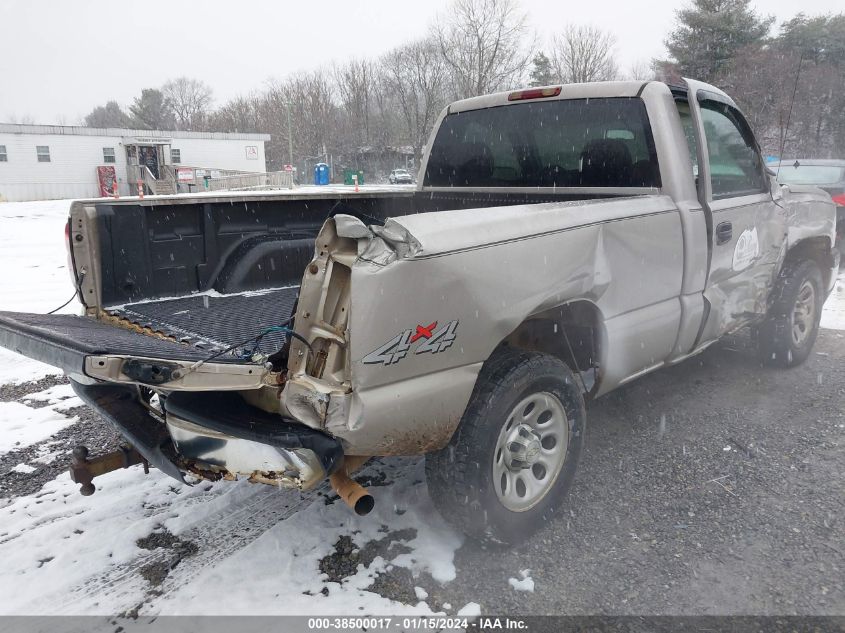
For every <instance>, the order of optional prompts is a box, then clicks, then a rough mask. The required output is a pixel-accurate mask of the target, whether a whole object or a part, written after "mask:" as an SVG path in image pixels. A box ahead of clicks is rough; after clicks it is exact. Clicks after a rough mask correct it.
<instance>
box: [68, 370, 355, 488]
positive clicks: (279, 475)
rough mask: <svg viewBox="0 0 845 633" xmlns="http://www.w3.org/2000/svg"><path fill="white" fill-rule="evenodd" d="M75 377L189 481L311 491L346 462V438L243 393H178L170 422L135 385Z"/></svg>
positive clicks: (118, 422) (83, 392)
mask: <svg viewBox="0 0 845 633" xmlns="http://www.w3.org/2000/svg"><path fill="white" fill-rule="evenodd" d="M70 382H71V386H72V387H73V390H74V391H75V392H76V393H77V395H79V397H80V398H81V399H82V400H83V401H84V402H85V403H86V404H88V405H89V406H90V407H91V408H93V409H94V410H95V411H96V412H97V413H99V414H100V415H101V416H102V417H103V418H104V419H106V420H108V421H109V422H110V423H111V424H112V425H114V427H115V428H116V429H117V431H118V432H119V433H120V434H121V435H122V436H123V437H124V438H126V440H127V441H128V442H129V443H130V444H132V446H134V447H135V449H136V450H137V451H138V452H139V453H140V454H141V455H143V456H144V458H145V459H146V460H147V461H148V462H149V463H150V464H151V465H153V466H155V467H156V468H158V469H159V470H161V471H162V472H164V473H166V474H167V475H169V476H171V477H173V478H174V479H176V480H177V481H180V482H182V483H186V482H185V480H184V477H183V472H193V473H194V474H200V475H203V473H206V472H209V471H210V472H211V473H213V474H214V476H215V477H214V478H220V477H222V476H226V475H234V476H236V475H249V476H252V477H253V478H254V480H256V481H263V482H268V481H273V482H274V483H277V484H279V485H282V486H288V487H300V488H309V487H311V486H313V485H314V484H315V483H316V482H317V481H320V480H322V479H323V478H325V477H326V476H328V475H330V474H332V473H334V472H335V471H336V470H337V468H338V466H339V465H340V463H341V461H342V460H343V448H342V446H341V444H340V441H339V440H337V439H335V438H333V437H330V436H329V435H326V434H325V433H321V432H319V431H315V430H314V429H310V428H308V427H306V426H304V425H302V424H298V423H296V422H294V421H292V420H288V419H285V418H282V417H281V416H279V415H274V414H272V413H267V412H266V411H261V410H260V409H256V408H255V407H252V406H250V405H248V404H247V403H246V402H244V401H243V400H242V399H241V398H240V396H238V395H237V394H236V393H231V392H229V393H225V392H213V393H181V392H180V393H173V394H171V395H170V396H168V397H167V398H166V399H165V416H166V419H167V423H165V422H163V421H162V420H161V419H157V417H154V416H153V414H152V413H151V412H150V410H149V409H148V408H147V406H145V405H144V404H143V403H142V402H141V401H140V399H139V397H138V391H137V389H136V388H134V387H131V386H124V385H111V384H102V383H97V384H93V385H86V384H82V383H79V382H77V381H75V380H72V379H71V381H70ZM274 465H278V466H274Z"/></svg>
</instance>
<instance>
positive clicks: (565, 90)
mask: <svg viewBox="0 0 845 633" xmlns="http://www.w3.org/2000/svg"><path fill="white" fill-rule="evenodd" d="M684 81H686V82H687V83H688V84H689V87H695V88H697V89H699V90H702V89H703V90H707V91H708V92H711V93H713V94H716V95H719V96H720V97H722V98H724V99H725V100H726V101H730V97H728V95H726V94H725V93H724V92H722V91H721V90H719V88H717V87H716V86H712V85H710V84H706V83H704V82H700V81H693V80H690V79H684ZM652 83H654V84H664V85H668V84H665V82H662V81H643V80H631V81H594V82H590V83H581V84H552V85H549V86H540V87H536V88H535V87H533V86H532V87H523V88H515V89H513V90H507V91H503V92H495V93H492V94H488V95H481V96H479V97H470V98H469V99H461V100H460V101H455V102H454V103H452V104H451V105H449V106H448V111H449V114H453V113H455V112H465V111H467V110H479V109H481V108H490V107H493V106H500V105H516V104H519V103H526V102H527V103H530V101H525V100H509V99H508V96H509V95H512V94H514V93H518V92H522V91H525V90H544V89H555V90H556V89H558V88H559V89H560V93H559V94H557V95H554V96H548V97H542V100H543V101H556V100H560V99H597V98H602V97H604V98H607V97H637V96H639V95H640V94H641V93H642V91H643V89H644V88H645V87H646V85H648V84H652ZM670 87H671V88H678V86H670ZM681 88H684V87H681ZM731 104H733V102H732V101H731Z"/></svg>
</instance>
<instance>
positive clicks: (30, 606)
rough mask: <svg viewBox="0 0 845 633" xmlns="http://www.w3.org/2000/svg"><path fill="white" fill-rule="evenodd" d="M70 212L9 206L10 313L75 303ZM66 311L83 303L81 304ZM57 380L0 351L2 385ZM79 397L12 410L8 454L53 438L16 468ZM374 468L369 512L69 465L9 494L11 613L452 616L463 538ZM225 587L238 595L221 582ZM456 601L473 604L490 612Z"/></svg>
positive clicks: (6, 266)
mask: <svg viewBox="0 0 845 633" xmlns="http://www.w3.org/2000/svg"><path fill="white" fill-rule="evenodd" d="M67 206H68V205H67V202H64V201H59V202H32V203H6V204H0V269H2V270H3V273H2V276H1V277H0V297H2V298H3V299H2V309H4V310H21V311H33V312H46V311H48V310H51V309H53V308H55V307H57V306H59V305H61V304H62V303H63V302H64V301H66V300H67V299H68V297H70V296H71V294H72V292H73V290H72V287H71V285H70V282H69V280H68V275H67V270H66V260H65V249H64V222H65V218H66V214H67ZM62 311H63V312H68V313H71V312H75V311H78V304H76V303H75V302H73V303H71V305H69V306H68V307H67V308H65V309H63V310H62ZM822 326H823V327H826V328H835V329H845V276H843V275H840V278H839V280H838V281H837V285H836V288H835V289H834V292H833V294H832V295H831V297H830V299H829V300H828V302H827V303H826V305H825V310H824V314H823V317H822ZM55 373H56V371H55V370H54V369H52V368H50V367H47V366H45V365H42V364H40V363H35V362H33V361H29V360H27V359H24V358H22V357H20V356H17V355H15V354H11V353H8V352H5V351H0V385H9V384H20V383H24V382H27V381H32V380H36V379H40V378H43V377H45V376H48V375H51V374H55ZM79 404H80V403H79V401H78V400H77V399H76V398H75V397H74V396H73V395H72V393H71V392H70V391H69V390H68V388H67V387H66V386H62V385H59V386H55V387H51V388H49V389H46V390H43V391H40V392H38V393H34V394H31V395H30V396H29V397H26V398H21V399H20V401H16V402H2V403H0V455H2V454H4V453H7V452H8V451H10V450H12V449H19V448H21V447H24V446H27V445H34V444H36V443H39V442H42V443H43V447H42V449H43V450H39V453H38V456H37V457H34V458H33V459H32V460H31V461H30V462H27V463H20V464H17V465H15V466H14V467H13V468H11V471H12V472H14V473H18V474H26V473H29V472H32V471H33V469H37V468H39V467H40V466H41V465H43V464H45V463H48V462H49V461H50V460H51V459H53V458H54V455H55V454H54V453H51V450H52V448H54V447H52V445H51V443H50V442H45V440H49V439H50V438H51V437H53V436H54V435H55V434H56V433H58V432H60V431H62V430H63V429H67V428H68V427H71V426H72V425H74V424H77V420H78V418H77V417H76V416H73V415H71V414H69V413H68V409H73V407H76V406H78V405H79ZM44 405H46V406H44ZM37 407H40V408H37ZM365 474H367V475H369V476H370V477H371V478H372V479H373V481H374V484H373V485H372V486H371V489H372V491H373V493H374V495H375V497H376V500H377V501H376V509H375V510H374V512H373V513H372V514H371V515H369V516H367V517H357V516H355V515H354V514H353V513H351V512H350V511H349V510H348V509H347V508H346V507H345V506H344V505H343V504H342V503H341V502H332V499H333V497H334V495H332V494H331V492H330V491H329V490H327V489H326V488H325V487H323V488H320V489H318V490H316V491H312V492H309V493H306V494H303V495H300V494H298V493H293V492H289V491H282V490H276V489H273V488H270V487H267V486H261V485H251V484H249V483H246V482H238V483H228V482H221V483H218V484H208V483H201V484H199V485H197V486H195V487H190V488H189V487H185V486H179V485H178V484H176V482H174V481H172V480H171V479H169V478H167V477H166V476H164V475H162V474H161V473H159V472H158V471H155V470H153V471H151V473H150V474H149V475H148V476H144V475H143V474H142V473H141V472H140V469H138V468H134V469H131V470H127V471H117V472H114V473H111V474H109V475H107V476H105V477H102V478H99V479H98V480H97V482H96V483H97V487H98V491H97V493H96V494H95V495H94V496H92V497H83V496H81V495H79V493H78V492H77V486H76V485H75V484H73V483H72V482H71V481H70V479H69V478H68V476H67V474H62V475H59V476H58V477H57V478H55V479H54V480H51V481H48V482H47V483H46V484H45V485H44V486H43V488H41V490H39V491H38V492H36V493H34V494H31V495H26V496H19V497H15V498H6V499H2V500H0V560H2V561H3V564H2V565H0V595H2V596H3V597H4V598H3V601H2V602H0V614H89V615H90V614H102V615H110V614H115V613H140V614H142V615H143V614H150V615H152V614H217V613H226V614H233V613H244V614H246V613H264V614H312V613H314V614H317V613H319V614H329V613H335V614H347V615H349V614H358V613H368V614H386V613H393V614H412V613H416V614H425V613H431V612H433V610H440V609H441V605H436V604H430V602H431V599H429V598H428V594H429V593H430V592H427V591H426V590H425V589H424V588H423V587H424V586H428V587H429V588H431V586H430V585H431V583H448V582H449V581H450V580H452V579H453V578H454V577H455V566H454V563H453V559H454V553H455V551H456V550H457V548H458V547H460V545H461V543H462V537H461V536H460V535H458V534H457V533H455V532H454V531H453V530H451V529H450V528H449V527H447V526H446V525H445V524H444V522H443V521H442V520H441V519H440V517H439V516H438V515H437V513H436V512H435V510H434V508H433V506H432V504H431V501H430V499H429V497H428V494H427V491H426V487H425V483H424V481H425V477H424V475H423V472H422V463H421V461H420V460H419V459H396V460H384V461H383V462H380V463H376V464H374V465H372V466H369V467H368V469H367V470H366V471H365ZM6 475H7V473H0V477H5V476H6ZM382 481H383V482H384V483H386V485H379V482H382ZM344 539H345V540H344ZM344 543H345V544H347V545H348V546H349V547H348V548H347V549H348V551H346V550H344V549H343V547H341V545H342V544H344ZM356 561H357V562H356ZM399 572H402V573H405V574H406V575H407V574H410V575H411V576H412V577H413V578H414V579H415V580H416V579H419V582H418V583H417V584H419V585H420V586H417V587H415V588H414V590H413V592H412V598H411V599H405V600H403V601H398V600H396V599H390V598H389V597H385V595H390V593H391V592H390V591H386V590H381V591H377V590H376V589H375V588H374V587H373V586H372V585H373V583H374V581H378V579H379V578H389V577H390V574H395V573H399ZM530 574H531V572H530V570H527V569H526V570H522V571H521V572H520V577H519V578H515V577H514V578H510V579H509V580H504V581H503V582H510V584H511V586H512V587H513V589H514V590H516V591H526V592H532V591H533V588H534V581H533V580H532V578H531V575H530ZM426 583H428V585H426ZM383 584H384V583H383ZM224 586H225V592H226V594H225V595H226V599H225V600H221V599H220V593H219V592H218V591H214V590H211V591H210V590H209V588H210V587H211V588H213V587H219V588H221V590H222V588H223V587H224ZM427 600H429V602H427ZM442 608H444V609H445V610H446V611H447V612H449V613H453V614H454V613H461V612H463V613H473V612H475V610H477V608H478V605H477V604H475V603H472V602H471V603H469V604H467V605H460V604H457V605H454V607H452V605H449V606H448V607H442Z"/></svg>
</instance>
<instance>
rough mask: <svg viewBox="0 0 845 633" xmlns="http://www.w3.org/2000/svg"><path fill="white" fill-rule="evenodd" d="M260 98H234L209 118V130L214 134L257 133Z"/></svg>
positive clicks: (258, 128) (253, 96)
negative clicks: (214, 132)
mask: <svg viewBox="0 0 845 633" xmlns="http://www.w3.org/2000/svg"><path fill="white" fill-rule="evenodd" d="M261 99H262V97H259V96H257V95H250V96H247V97H235V98H234V99H232V100H231V101H228V102H227V103H225V104H223V105H222V106H221V107H220V108H219V109H217V110H215V111H214V112H213V113H212V114H211V115H210V116H209V119H208V121H209V128H210V129H211V130H213V131H216V132H258V131H260V123H259V112H258V111H259V105H260V103H261Z"/></svg>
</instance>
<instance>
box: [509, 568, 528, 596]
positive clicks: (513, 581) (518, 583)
mask: <svg viewBox="0 0 845 633" xmlns="http://www.w3.org/2000/svg"><path fill="white" fill-rule="evenodd" d="M508 584H509V585H510V586H511V587H513V588H514V589H516V590H517V591H530V592H531V593H534V579H533V578H532V577H531V570H530V569H523V570H522V571H520V572H519V579H517V578H508Z"/></svg>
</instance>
